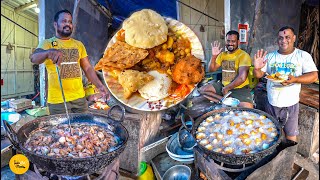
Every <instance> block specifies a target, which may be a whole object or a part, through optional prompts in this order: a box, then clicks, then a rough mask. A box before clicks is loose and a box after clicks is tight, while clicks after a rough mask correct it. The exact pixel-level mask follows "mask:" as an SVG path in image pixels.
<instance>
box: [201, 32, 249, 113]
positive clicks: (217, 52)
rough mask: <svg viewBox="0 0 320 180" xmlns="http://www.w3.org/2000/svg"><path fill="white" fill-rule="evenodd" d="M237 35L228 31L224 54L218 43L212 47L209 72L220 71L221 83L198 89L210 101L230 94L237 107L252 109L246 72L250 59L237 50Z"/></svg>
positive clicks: (244, 53) (246, 54)
mask: <svg viewBox="0 0 320 180" xmlns="http://www.w3.org/2000/svg"><path fill="white" fill-rule="evenodd" d="M239 42H240V41H239V33H238V32H237V31H233V30H232V31H229V32H228V33H227V34H226V48H227V51H226V52H222V53H221V51H222V48H220V43H218V41H215V42H214V44H213V45H212V44H211V46H212V58H211V61H210V63H209V71H210V72H214V71H217V70H218V69H219V68H220V67H221V69H222V83H221V82H214V83H213V84H208V85H205V86H203V87H201V88H200V93H201V94H203V95H204V96H205V97H206V98H208V99H209V100H212V101H217V99H220V98H222V95H225V94H227V93H228V92H229V91H231V92H232V94H231V95H230V96H231V97H234V98H236V99H238V100H239V101H240V104H239V106H241V107H248V108H253V99H252V95H251V93H250V90H251V89H250V87H249V79H248V72H249V68H250V66H251V58H250V56H249V54H248V53H246V52H245V51H243V50H241V49H239V47H238V45H239Z"/></svg>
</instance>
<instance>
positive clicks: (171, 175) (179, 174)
mask: <svg viewBox="0 0 320 180" xmlns="http://www.w3.org/2000/svg"><path fill="white" fill-rule="evenodd" d="M190 177H191V169H190V168H189V167H188V166H186V165H175V166H172V167H171V168H169V169H168V170H167V171H166V172H165V173H164V175H163V177H162V179H163V180H176V179H179V180H190Z"/></svg>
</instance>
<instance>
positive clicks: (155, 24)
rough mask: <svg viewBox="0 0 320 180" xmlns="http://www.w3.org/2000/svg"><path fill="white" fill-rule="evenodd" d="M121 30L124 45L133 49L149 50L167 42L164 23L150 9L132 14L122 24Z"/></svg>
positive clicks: (166, 28) (166, 31)
mask: <svg viewBox="0 0 320 180" xmlns="http://www.w3.org/2000/svg"><path fill="white" fill-rule="evenodd" d="M122 28H123V29H124V30H125V41H126V43H128V44H130V45H131V46H134V47H139V48H143V49H149V48H153V47H155V46H158V45H160V44H162V43H164V42H166V41H167V35H168V26H167V24H166V21H165V20H164V19H163V17H162V16H161V15H160V14H158V13H157V12H155V11H153V10H151V9H143V10H141V11H138V12H135V13H133V14H132V15H131V16H130V17H129V18H128V19H126V20H125V21H124V22H123V25H122Z"/></svg>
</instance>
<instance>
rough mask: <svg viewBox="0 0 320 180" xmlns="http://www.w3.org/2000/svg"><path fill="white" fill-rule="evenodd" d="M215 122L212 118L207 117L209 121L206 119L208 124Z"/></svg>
mask: <svg viewBox="0 0 320 180" xmlns="http://www.w3.org/2000/svg"><path fill="white" fill-rule="evenodd" d="M213 121H214V119H213V117H212V116H209V117H207V119H206V122H208V123H211V122H213Z"/></svg>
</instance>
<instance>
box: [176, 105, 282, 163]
mask: <svg viewBox="0 0 320 180" xmlns="http://www.w3.org/2000/svg"><path fill="white" fill-rule="evenodd" d="M237 110H239V111H248V112H254V113H257V114H259V115H264V116H266V117H267V118H269V119H270V120H271V121H272V122H273V123H274V124H275V126H276V128H277V131H278V139H277V141H276V142H275V143H274V144H273V145H272V146H270V147H269V148H268V149H265V150H262V151H260V152H257V153H252V154H251V153H250V154H243V155H235V154H222V153H218V152H214V151H210V150H208V149H207V148H205V147H204V146H202V145H201V144H200V143H197V146H198V147H199V148H200V149H201V150H202V151H203V152H204V154H205V156H207V157H208V158H210V159H214V160H217V161H219V162H223V163H227V164H230V165H242V164H251V163H255V162H258V161H259V160H261V159H262V158H264V157H266V156H267V155H270V154H272V153H273V152H274V151H275V150H276V147H277V146H278V145H279V144H280V142H281V139H282V138H283V133H282V128H281V125H280V123H279V122H278V121H277V120H276V119H275V118H274V117H272V116H271V115H269V114H267V113H265V112H263V111H261V110H258V109H250V108H240V107H230V108H222V109H218V110H213V111H210V112H208V113H205V114H203V115H202V116H200V117H198V118H197V119H196V121H194V122H193V123H192V124H193V126H192V130H191V131H192V132H191V133H192V136H193V138H194V139H196V132H197V129H198V127H199V125H200V124H201V122H203V120H205V119H206V118H207V117H209V116H212V115H213V116H214V115H216V114H221V113H224V112H229V111H237ZM186 117H188V118H189V119H190V120H192V121H193V118H192V117H191V116H190V115H182V118H181V119H182V121H185V118H186ZM183 124H185V123H183ZM186 129H188V127H186ZM189 131H190V129H189Z"/></svg>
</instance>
